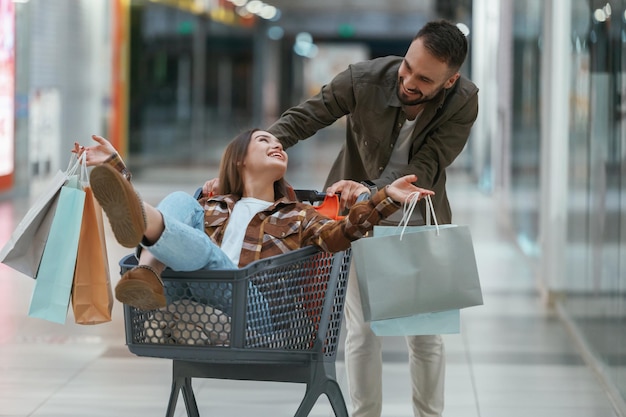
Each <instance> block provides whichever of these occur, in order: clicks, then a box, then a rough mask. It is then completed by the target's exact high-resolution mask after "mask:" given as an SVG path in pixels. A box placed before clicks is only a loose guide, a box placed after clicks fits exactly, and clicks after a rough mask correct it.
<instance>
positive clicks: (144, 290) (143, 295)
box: [115, 265, 166, 311]
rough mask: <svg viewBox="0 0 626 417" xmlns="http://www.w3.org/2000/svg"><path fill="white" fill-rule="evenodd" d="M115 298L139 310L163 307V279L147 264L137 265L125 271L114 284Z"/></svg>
mask: <svg viewBox="0 0 626 417" xmlns="http://www.w3.org/2000/svg"><path fill="white" fill-rule="evenodd" d="M115 298H117V300H118V301H120V302H122V303H124V304H128V305H130V306H133V307H135V308H137V309H139V310H144V311H147V310H155V309H157V308H162V307H165V305H166V301H165V295H164V291H163V281H161V278H160V277H159V274H158V273H157V271H155V270H154V269H153V268H152V267H150V266H148V265H138V266H136V267H134V268H133V269H131V270H130V271H127V272H126V273H125V274H124V275H122V278H121V279H120V282H118V283H117V285H116V286H115Z"/></svg>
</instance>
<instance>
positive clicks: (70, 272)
mask: <svg viewBox="0 0 626 417" xmlns="http://www.w3.org/2000/svg"><path fill="white" fill-rule="evenodd" d="M84 203H85V192H84V191H83V190H82V186H81V185H80V181H79V179H78V177H77V176H73V177H70V179H69V180H68V181H67V183H66V184H65V185H64V186H63V187H61V192H60V195H59V200H58V203H57V209H56V212H55V214H54V218H53V219H52V225H51V226H50V233H49V234H48V240H47V241H46V246H45V247H44V251H43V255H42V257H41V263H40V264H39V270H38V271H37V276H36V281H35V287H34V289H33V295H32V298H31V302H30V308H29V311H28V315H29V316H30V317H38V318H41V319H45V320H48V321H51V322H55V323H61V324H64V323H65V318H66V317H67V310H68V307H69V303H70V293H71V291H72V280H73V278H74V267H75V265H76V254H77V251H78V239H79V236H80V227H81V220H82V216H83V207H84Z"/></svg>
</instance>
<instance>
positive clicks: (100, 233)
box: [71, 184, 113, 324]
mask: <svg viewBox="0 0 626 417" xmlns="http://www.w3.org/2000/svg"><path fill="white" fill-rule="evenodd" d="M83 190H84V191H85V205H84V208H83V219H82V224H81V227H80V238H79V240H78V252H77V256H76V267H75V269H74V283H73V286H72V296H71V300H72V311H73V312H74V321H75V322H76V323H78V324H100V323H106V322H109V321H111V310H112V308H113V293H112V291H111V279H110V277H109V261H108V256H107V249H106V241H105V236H104V224H103V222H102V209H101V208H100V205H99V204H98V201H97V200H96V199H95V197H94V195H93V191H92V190H91V187H90V186H89V185H88V184H87V185H86V186H84V187H83Z"/></svg>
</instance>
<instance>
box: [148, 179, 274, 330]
mask: <svg viewBox="0 0 626 417" xmlns="http://www.w3.org/2000/svg"><path fill="white" fill-rule="evenodd" d="M157 209H158V210H159V211H160V212H161V214H162V215H163V223H164V224H165V229H164V230H163V234H162V235H161V237H160V238H159V240H157V241H156V242H155V243H154V244H153V245H149V246H148V245H144V244H142V245H141V246H142V247H143V248H144V249H146V250H148V251H150V253H151V254H152V255H154V257H155V258H157V259H158V260H159V261H161V262H163V263H164V264H165V265H167V266H168V267H170V268H171V269H172V270H174V271H196V270H198V269H211V270H214V269H236V268H237V265H235V264H234V263H233V262H232V261H231V260H230V258H229V257H228V256H227V255H226V254H225V253H224V252H223V251H222V249H221V248H220V247H219V246H217V245H216V244H215V242H213V241H212V240H211V238H209V236H208V235H207V234H206V233H205V231H204V208H202V206H201V205H200V203H198V201H197V200H196V199H195V198H193V197H192V196H191V195H189V194H187V193H185V192H182V191H176V192H174V193H172V194H169V195H168V196H167V197H165V198H164V199H163V200H162V201H161V202H160V203H159V205H158V206H157ZM200 285H202V288H203V289H204V291H202V292H200V291H199V288H200ZM207 286H208V288H209V291H206V288H207ZM165 287H166V290H167V291H166V294H167V296H168V302H171V301H173V300H172V298H174V299H183V298H185V299H193V300H195V301H197V302H200V303H204V304H208V305H211V306H214V307H216V308H218V309H220V310H222V311H224V312H225V313H226V314H232V308H231V306H232V288H231V287H230V285H229V284H225V283H208V284H206V283H203V284H199V283H186V282H180V283H179V282H175V281H168V282H166V283H165ZM194 287H195V288H194ZM248 290H249V295H250V296H251V297H253V298H255V299H260V300H264V299H265V298H264V297H263V296H262V295H261V294H260V292H259V290H258V289H257V288H256V286H254V285H253V284H252V283H249V287H248ZM257 297H258V298H257ZM269 320H270V313H269V304H268V303H267V301H265V302H261V303H259V304H258V306H255V307H254V308H250V309H249V311H248V322H251V323H271V321H269Z"/></svg>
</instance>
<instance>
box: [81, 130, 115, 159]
mask: <svg viewBox="0 0 626 417" xmlns="http://www.w3.org/2000/svg"><path fill="white" fill-rule="evenodd" d="M91 138H92V139H93V140H94V141H96V142H97V144H96V145H93V146H81V145H80V144H79V143H78V142H74V149H72V152H73V153H75V154H76V155H77V156H78V157H79V158H80V156H81V155H82V154H83V152H87V156H86V159H85V160H86V163H87V166H92V165H100V164H102V163H103V162H104V161H106V160H107V159H109V158H110V157H111V155H113V154H115V153H117V150H116V149H115V148H114V147H113V145H111V142H109V141H108V140H106V139H105V138H103V137H102V136H98V135H92V136H91Z"/></svg>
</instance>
